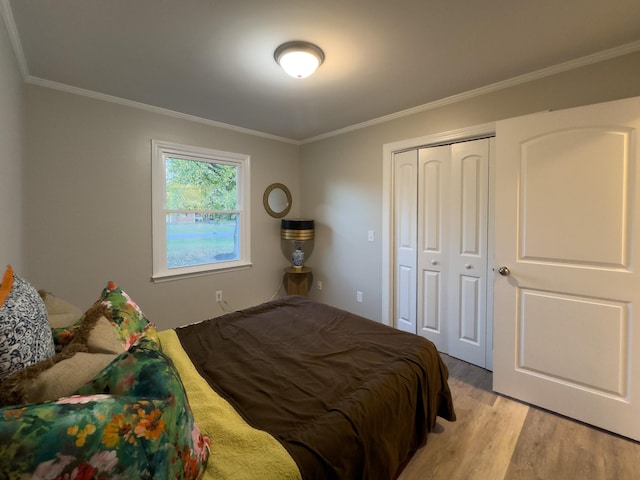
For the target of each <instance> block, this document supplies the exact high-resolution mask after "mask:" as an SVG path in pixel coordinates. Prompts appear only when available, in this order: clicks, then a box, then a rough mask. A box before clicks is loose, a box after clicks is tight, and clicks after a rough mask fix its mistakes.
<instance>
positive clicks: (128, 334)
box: [52, 282, 149, 350]
mask: <svg viewBox="0 0 640 480" xmlns="http://www.w3.org/2000/svg"><path fill="white" fill-rule="evenodd" d="M96 304H102V305H104V306H105V307H107V309H108V311H109V314H110V318H109V320H110V322H111V324H112V325H113V327H114V328H115V331H116V336H117V337H118V338H119V339H120V341H121V342H122V344H123V347H124V349H125V350H126V349H128V348H129V347H130V346H131V345H133V344H134V343H135V342H136V340H137V339H138V338H140V337H142V336H143V335H145V330H146V329H147V327H148V326H149V321H148V320H147V318H146V317H145V315H144V313H142V310H141V309H140V307H139V306H138V304H136V302H134V301H133V300H132V299H131V297H130V296H129V295H128V294H127V293H126V292H125V291H124V290H122V289H121V288H120V287H118V286H117V285H116V284H115V283H114V282H109V283H108V284H107V286H106V287H105V289H104V290H103V291H102V294H101V295H100V298H99V299H98V300H97V301H96ZM83 321H84V315H83V316H82V318H80V319H79V320H78V321H77V322H76V323H74V324H73V325H69V326H68V327H60V328H53V329H52V332H53V340H54V342H55V344H56V347H57V348H58V349H60V348H62V347H64V346H65V345H68V344H69V343H70V342H71V340H73V338H74V337H75V334H76V332H77V331H78V329H79V328H80V325H81V324H82V322H83Z"/></svg>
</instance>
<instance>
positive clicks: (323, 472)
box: [160, 296, 455, 480]
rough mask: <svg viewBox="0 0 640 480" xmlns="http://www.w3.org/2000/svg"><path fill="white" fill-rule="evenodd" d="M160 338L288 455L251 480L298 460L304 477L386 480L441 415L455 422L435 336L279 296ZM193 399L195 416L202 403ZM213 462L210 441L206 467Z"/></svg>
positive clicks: (173, 354)
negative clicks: (432, 340)
mask: <svg viewBox="0 0 640 480" xmlns="http://www.w3.org/2000/svg"><path fill="white" fill-rule="evenodd" d="M160 338H161V340H162V343H163V349H164V350H165V352H167V354H168V355H169V356H170V357H177V356H178V355H181V356H182V355H186V356H188V358H189V360H190V362H191V363H192V365H193V366H194V368H195V370H196V371H197V373H198V374H199V375H200V377H201V378H202V379H204V380H206V382H207V384H208V385H209V386H210V387H211V388H212V389H213V390H214V391H216V392H218V393H219V395H220V396H221V397H223V399H224V400H226V401H227V402H228V403H229V404H230V405H231V406H232V407H233V409H234V410H235V411H236V412H238V414H239V415H240V416H241V417H242V419H243V420H244V421H246V423H247V424H249V425H251V426H253V427H255V428H257V429H259V430H262V431H266V432H268V433H269V434H270V435H271V436H272V437H273V438H275V439H276V440H277V441H278V443H279V444H280V445H282V447H283V448H284V450H286V453H288V454H289V456H290V457H291V458H292V459H293V460H294V462H295V465H291V466H292V467H293V468H291V470H292V472H291V473H286V470H285V469H284V468H282V469H279V470H276V468H277V467H276V466H274V465H269V466H268V468H266V469H265V470H266V471H264V472H261V474H260V475H261V476H260V477H258V478H265V477H264V476H263V475H267V476H268V475H269V471H271V472H278V473H277V475H276V476H272V478H285V477H283V476H282V475H285V474H286V475H287V477H289V478H296V477H298V473H297V472H296V471H295V469H296V468H297V470H299V475H301V477H302V478H304V479H305V480H307V479H334V478H341V479H354V478H363V479H365V478H376V479H379V478H394V476H395V475H396V474H397V472H398V470H399V469H400V467H401V466H402V465H403V464H404V462H406V461H407V460H408V458H409V457H410V456H411V454H412V453H413V452H414V451H415V450H416V449H418V448H419V447H420V446H421V445H423V444H424V442H425V441H426V437H427V433H428V432H429V431H431V430H432V428H433V427H434V425H435V421H436V417H437V416H440V417H443V418H445V419H447V420H450V421H453V420H455V413H454V409H453V404H452V400H451V394H450V391H449V387H448V385H447V369H446V366H445V365H444V363H443V362H442V360H441V358H440V356H439V355H438V352H437V351H436V350H435V348H434V346H433V344H431V343H430V342H428V341H427V340H425V339H423V338H421V337H418V336H416V335H411V334H407V333H404V332H401V331H398V330H395V329H392V328H389V327H387V326H384V325H381V324H379V323H376V322H373V321H371V320H367V319H365V318H362V317H359V316H356V315H353V314H350V313H348V312H346V311H343V310H339V309H336V308H333V307H330V306H328V305H323V304H320V303H317V302H314V301H312V300H310V299H308V298H303V297H297V296H291V297H285V298H283V299H279V300H275V301H272V302H268V303H264V304H262V305H258V306H256V307H253V308H249V309H246V310H243V311H239V312H235V313H231V314H228V315H225V316H222V317H218V318H216V319H212V320H207V321H204V322H200V323H197V324H193V325H189V326H185V327H181V328H177V329H175V330H174V331H171V332H161V336H160ZM170 338H172V339H173V341H170V340H169V339H170ZM176 339H177V342H176V341H175V340H176ZM181 375H182V372H181ZM186 375H187V374H185V375H183V377H185V376H186ZM187 390H189V389H187ZM192 407H193V408H194V415H195V418H196V421H198V422H199V416H200V413H199V411H198V410H196V408H200V407H196V406H195V404H194V401H192ZM205 409H206V406H205ZM202 415H204V416H206V415H207V413H206V411H205V412H203V413H202ZM204 430H205V432H206V431H207V429H204ZM212 441H213V444H214V445H215V437H214V438H212ZM217 460H218V459H217V458H216V455H215V447H214V448H212V458H211V459H210V462H211V466H212V468H214V469H215V468H218V467H216V463H217ZM220 460H224V458H222V459H220ZM239 460H240V463H241V464H243V463H245V460H246V459H242V458H240V459H239ZM235 468H236V467H235V466H232V467H231V468H230V469H229V470H231V471H233V470H235ZM256 473H257V472H252V475H253V474H256ZM212 474H214V475H215V476H216V477H217V478H220V476H221V475H222V474H224V472H220V471H213V472H212ZM237 478H242V476H241V475H240V476H238V477H237ZM298 478H299V477H298Z"/></svg>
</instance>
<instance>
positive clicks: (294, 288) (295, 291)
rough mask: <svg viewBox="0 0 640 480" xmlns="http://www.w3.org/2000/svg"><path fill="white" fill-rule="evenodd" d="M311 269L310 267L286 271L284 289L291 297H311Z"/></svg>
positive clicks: (286, 269) (289, 268) (292, 268)
mask: <svg viewBox="0 0 640 480" xmlns="http://www.w3.org/2000/svg"><path fill="white" fill-rule="evenodd" d="M310 283H311V269H310V268H309V267H302V268H294V267H287V268H285V269H284V287H285V289H286V290H287V293H288V294H289V295H304V296H307V295H309V284H310Z"/></svg>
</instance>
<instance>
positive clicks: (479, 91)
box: [300, 41, 640, 144]
mask: <svg viewBox="0 0 640 480" xmlns="http://www.w3.org/2000/svg"><path fill="white" fill-rule="evenodd" d="M639 50H640V41H636V42H631V43H627V44H625V45H621V46H619V47H615V48H611V49H609V50H603V51H601V52H597V53H594V54H591V55H586V56H584V57H580V58H576V59H574V60H570V61H568V62H564V63H560V64H557V65H553V66H551V67H547V68H543V69H540V70H536V71H534V72H530V73H526V74H524V75H520V76H517V77H513V78H510V79H507V80H503V81H500V82H496V83H492V84H491V85H487V86H484V87H480V88H476V89H474V90H469V91H467V92H463V93H459V94H457V95H452V96H450V97H445V98H442V99H440V100H435V101H433V102H429V103H425V104H423V105H418V106H416V107H412V108H408V109H406V110H402V111H399V112H396V113H391V114H389V115H384V116H382V117H378V118H374V119H372V120H367V121H366V122H362V123H357V124H355V125H350V126H348V127H344V128H341V129H339V130H333V131H331V132H327V133H323V134H321V135H317V136H315V137H310V138H307V139H305V140H302V141H301V142H300V143H301V144H306V143H313V142H317V141H318V140H324V139H326V138H330V137H335V136H337V135H342V134H345V133H348V132H352V131H354V130H360V129H362V128H366V127H371V126H373V125H378V124H380V123H386V122H390V121H392V120H396V119H399V118H403V117H408V116H410V115H415V114H417V113H421V112H425V111H427V110H433V109H436V108H440V107H444V106H446V105H451V104H453V103H457V102H461V101H463V100H469V99H471V98H474V97H479V96H481V95H485V94H487V93H492V92H495V91H498V90H503V89H506V88H510V87H514V86H516V85H521V84H523V83H527V82H531V81H533V80H538V79H541V78H544V77H549V76H551V75H555V74H558V73H562V72H566V71H568V70H573V69H576V68H580V67H585V66H588V65H592V64H594V63H598V62H602V61H604V60H609V59H612V58H616V57H620V56H622V55H627V54H629V53H634V52H637V51H639Z"/></svg>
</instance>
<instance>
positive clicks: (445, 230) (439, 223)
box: [413, 145, 451, 352]
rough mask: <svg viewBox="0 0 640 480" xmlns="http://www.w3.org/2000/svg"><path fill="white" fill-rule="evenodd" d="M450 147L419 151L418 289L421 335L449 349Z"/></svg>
mask: <svg viewBox="0 0 640 480" xmlns="http://www.w3.org/2000/svg"><path fill="white" fill-rule="evenodd" d="M450 168H451V146H450V145H443V146H440V147H431V148H421V149H420V150H418V176H417V177H416V180H417V183H418V198H417V202H418V215H417V217H416V218H415V219H414V220H413V221H414V222H417V226H418V246H419V248H418V252H417V253H418V291H417V294H418V295H417V301H418V307H417V321H418V331H417V333H418V334H419V335H422V336H423V337H426V338H428V339H429V340H431V341H432V342H433V343H434V344H435V346H436V348H437V349H438V350H439V351H441V352H448V350H449V345H448V338H449V337H448V326H449V325H448V319H449V313H448V301H447V299H448V297H447V290H448V288H449V287H448V285H449V278H448V277H449V275H450V273H449V268H450V261H449V254H450V249H451V245H450V241H449V221H448V220H449V194H450V186H449V183H450V174H449V171H450Z"/></svg>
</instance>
